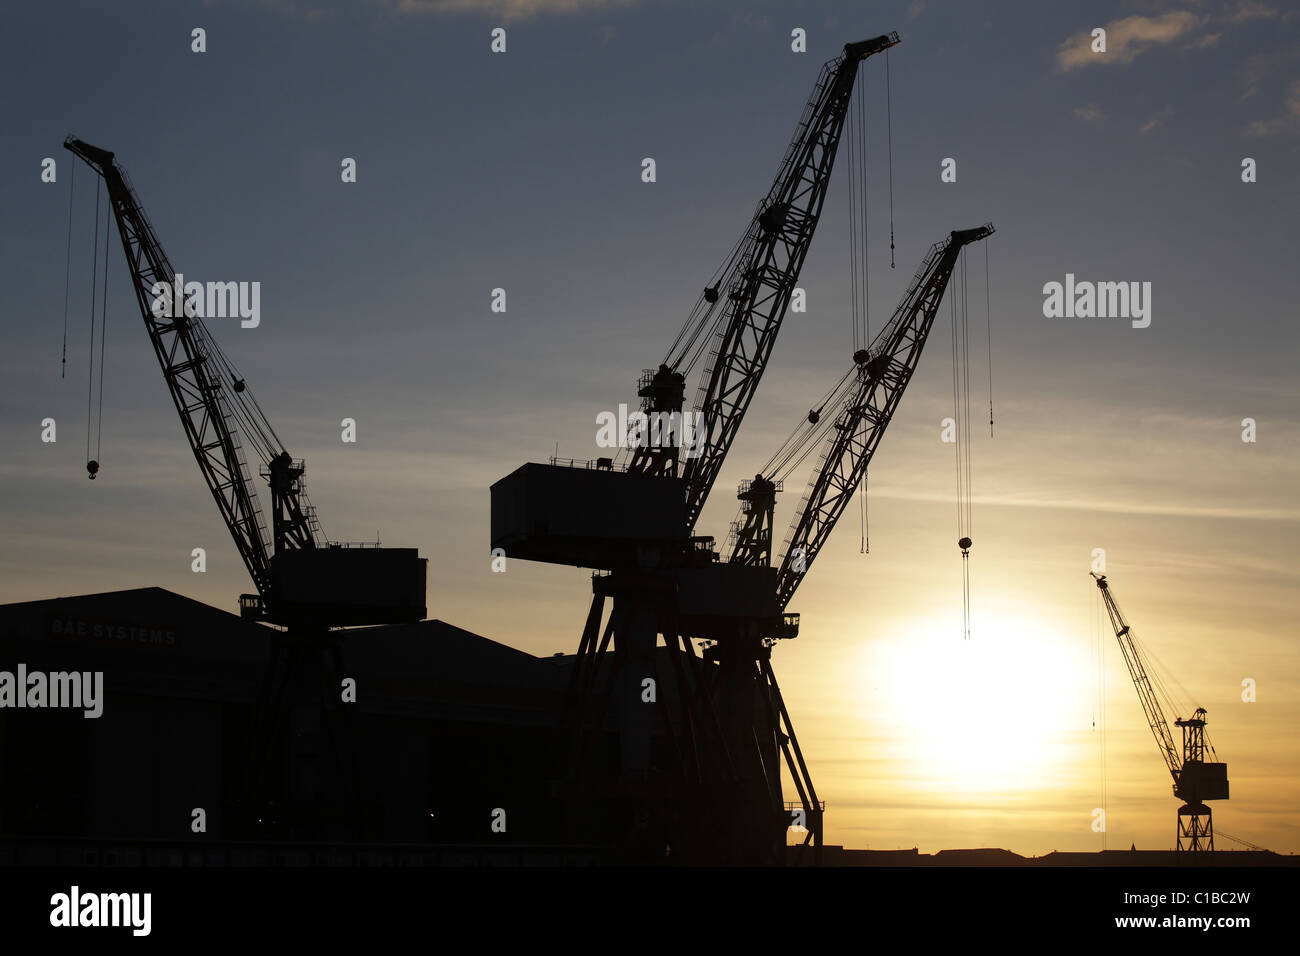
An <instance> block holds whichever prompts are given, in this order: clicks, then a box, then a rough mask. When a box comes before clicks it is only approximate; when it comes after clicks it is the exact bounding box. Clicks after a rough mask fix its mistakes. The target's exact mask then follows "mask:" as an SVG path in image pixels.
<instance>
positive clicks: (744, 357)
mask: <svg viewBox="0 0 1300 956" xmlns="http://www.w3.org/2000/svg"><path fill="white" fill-rule="evenodd" d="M898 42H899V39H898V35H897V34H893V33H891V34H887V35H885V36H880V37H877V38H875V39H872V40H866V41H863V42H861V43H850V44H847V45H846V46H845V47H844V52H843V55H841V56H839V57H836V58H835V59H833V60H831V61H830V62H828V63H827V64H826V65H825V66H824V67H823V68H822V72H821V74H820V76H819V77H818V80H817V83H816V85H815V87H814V89H813V93H812V96H811V98H810V99H809V101H808V104H807V107H806V108H805V110H804V112H803V115H802V117H801V118H800V121H799V124H798V126H797V128H796V131H795V136H794V139H793V140H792V142H791V143H790V145H789V147H788V149H787V150H786V153H785V156H784V158H783V160H782V162H781V166H780V168H779V169H778V171H777V175H776V179H775V181H774V182H773V184H772V186H771V188H770V189H769V190H768V193H767V195H766V196H765V198H764V199H763V200H762V201H761V202H760V203H759V206H758V208H757V210H756V212H755V214H754V216H753V218H752V219H751V221H750V223H749V226H748V227H747V229H746V231H745V233H744V235H743V236H742V237H741V239H740V241H739V242H738V243H737V244H736V246H735V247H734V248H733V250H732V252H731V254H730V255H729V256H728V258H727V260H726V261H725V262H724V264H723V266H722V267H721V268H720V269H719V270H718V271H717V272H716V273H715V275H714V276H713V277H712V279H711V280H710V281H709V282H708V283H707V284H706V285H705V288H704V290H703V291H702V292H701V293H700V296H699V298H698V300H697V301H696V304H695V307H694V308H693V310H692V311H691V313H690V315H689V316H688V317H687V319H686V321H685V323H684V324H683V326H682V328H681V330H680V331H679V332H678V335H677V337H676V339H675V340H674V342H673V343H672V345H671V346H670V348H669V351H668V353H667V355H666V356H665V358H664V361H663V362H662V363H661V364H660V365H659V367H658V369H657V370H651V371H647V372H645V373H644V375H643V376H642V378H641V379H640V381H639V383H638V395H639V396H640V398H641V399H642V407H641V413H642V414H643V415H644V420H643V422H642V423H641V424H640V425H639V426H638V429H637V431H636V432H635V434H634V435H633V436H631V438H632V439H633V440H632V441H631V444H632V448H633V450H632V453H631V459H630V461H629V462H628V463H627V465H626V467H625V468H623V469H621V470H620V469H619V468H617V467H616V466H615V465H614V463H613V461H612V460H611V459H600V460H598V461H597V462H593V463H585V466H583V464H584V463H574V462H568V463H561V462H559V461H554V460H553V461H552V463H551V464H550V465H541V464H527V465H524V466H523V467H522V468H520V469H518V470H516V471H515V472H513V473H512V474H510V475H508V476H506V477H505V478H502V479H501V480H499V481H498V482H496V483H495V484H494V485H493V486H492V546H493V547H494V548H501V549H503V550H504V551H506V552H507V553H508V554H509V555H510V556H512V557H516V558H523V559H526V560H537V561H545V562H549V563H555V564H572V565H576V566H579V567H590V568H596V569H600V570H603V571H607V572H609V573H608V574H598V575H596V576H594V578H593V588H592V589H593V592H594V595H593V599H592V603H591V607H590V610H589V612H588V616H587V624H586V627H585V628H584V630H583V635H582V638H581V641H580V642H579V648H578V655H577V661H576V662H575V666H574V669H573V673H572V683H571V686H570V694H569V701H570V708H569V714H570V716H569V722H570V726H571V728H572V740H573V745H572V748H571V753H570V755H569V758H568V761H567V775H566V781H565V782H564V783H563V784H562V785H561V788H560V789H561V790H562V791H563V793H564V794H565V796H566V800H567V802H568V806H569V808H570V811H571V812H570V820H571V821H572V823H573V828H572V834H573V836H574V837H575V838H586V839H595V838H600V839H605V838H609V837H610V835H611V834H614V838H615V839H625V838H626V839H627V840H628V841H630V842H631V843H633V844H635V845H638V846H641V847H643V848H644V849H645V850H646V852H647V853H651V854H661V853H662V852H663V847H664V846H665V845H666V844H671V845H672V847H673V851H674V853H675V854H677V855H679V856H683V857H687V858H690V857H694V858H696V859H707V860H713V861H723V860H726V861H734V862H758V861H773V860H775V859H776V858H778V856H779V853H780V852H781V850H780V841H779V836H780V834H781V833H783V832H784V829H785V827H786V824H787V823H788V816H786V815H785V814H784V812H777V813H774V812H773V803H772V799H773V794H772V792H771V791H770V789H767V788H764V789H763V792H761V793H760V792H755V788H753V787H750V786H749V785H748V783H747V782H748V781H753V780H756V779H768V780H770V779H771V778H772V775H771V773H770V772H766V773H765V772H764V771H761V770H755V769H754V768H753V767H752V766H748V765H749V764H752V763H753V762H754V761H757V760H761V759H762V757H761V754H760V752H759V750H760V749H761V748H755V747H754V746H752V745H751V746H746V747H745V748H744V749H743V750H741V751H735V752H733V750H732V749H731V748H729V747H728V746H727V745H726V738H727V737H728V736H734V734H733V733H729V732H728V731H725V730H724V728H723V726H722V720H721V719H720V717H719V708H718V704H717V702H716V701H715V700H714V698H713V693H712V685H713V683H714V681H713V677H712V676H711V674H710V673H709V671H710V670H711V669H712V668H711V662H706V661H703V660H701V659H700V658H699V657H697V656H696V654H695V651H694V648H693V647H692V645H691V636H692V629H691V627H690V626H689V623H688V622H689V621H690V620H691V619H692V618H698V617H700V616H701V615H703V616H708V617H713V616H718V615H721V616H724V617H730V618H735V619H739V618H747V619H752V620H762V621H764V622H765V626H766V624H770V622H771V621H772V620H773V619H775V618H779V615H778V614H777V613H776V605H775V603H774V595H775V593H776V592H775V587H774V583H775V570H774V569H772V568H770V567H757V566H748V565H744V564H739V563H738V564H727V563H720V562H718V560H717V555H716V553H715V552H714V550H713V538H712V537H708V536H700V537H693V536H692V533H693V531H694V528H695V524H696V521H697V520H698V518H699V515H700V512H701V510H702V508H703V506H704V503H705V501H706V499H707V498H708V495H709V491H710V489H711V488H712V486H713V483H714V481H715V479H716V478H717V475H718V472H719V470H720V469H721V467H722V464H723V462H724V460H725V458H726V455H727V453H728V451H729V450H730V448H731V445H732V443H733V441H734V439H735V436H736V434H737V431H738V429H739V427H740V423H741V421H742V419H743V418H744V415H745V412H746V411H747V410H748V408H749V405H750V402H751V400H752V398H753V396H754V394H755V391H756V389H757V387H758V383H759V380H760V379H761V377H762V374H763V372H764V370H765V368H766V366H767V362H768V358H769V357H770V355H771V351H772V347H773V345H774V343H775V341H776V337H777V334H778V333H779V331H780V328H781V325H782V322H783V319H784V317H785V313H786V311H787V308H788V306H789V303H790V299H791V296H792V294H793V291H794V288H795V283H796V282H797V280H798V276H799V271H800V269H801V268H802V265H803V261H804V258H805V256H806V255H807V252H808V248H809V245H810V244H811V241H812V237H813V232H814V230H815V228H816V225H817V222H818V218H819V216H820V214H821V210H822V205H823V202H824V200H825V197H826V190H827V188H828V186H829V183H830V175H831V170H832V168H833V165H834V161H835V155H836V150H837V147H838V145H839V141H840V135H841V131H842V129H843V126H844V121H845V117H846V114H847V111H848V104H849V100H850V97H851V95H852V92H853V86H854V79H855V77H856V75H857V70H858V66H859V65H860V63H861V62H862V61H863V60H865V59H866V58H867V57H870V56H872V55H874V54H876V53H880V52H882V51H884V50H887V49H888V48H890V47H892V46H894V45H896V44H897V43H898ZM701 360H704V361H705V366H706V367H705V370H704V372H703V374H702V377H701V381H700V386H699V391H698V394H697V399H696V409H697V410H698V413H699V416H700V421H701V427H700V428H699V430H698V432H697V433H696V434H695V435H694V436H692V438H693V440H691V441H689V442H684V441H683V439H684V438H685V437H686V436H685V435H684V427H683V421H682V411H683V407H684V402H685V389H686V385H685V383H686V376H687V374H689V373H690V372H691V371H692V370H693V368H694V367H695V366H696V365H697V364H698V363H699V362H700V361H701ZM684 446H685V447H684ZM575 465H578V467H575ZM607 599H608V600H612V604H613V607H612V610H611V611H610V613H609V617H608V621H606V620H605V602H606V600H607ZM661 635H662V637H663V640H664V644H665V645H666V648H667V653H666V654H659V653H658V652H657V647H658V641H659V637H660V636H661ZM756 636H761V635H756ZM611 647H612V648H613V653H612V654H611V655H609V658H606V651H608V650H609V649H610V648H611ZM742 656H743V655H742ZM665 659H666V660H667V661H668V662H669V666H670V667H671V668H672V674H671V677H670V681H662V683H664V684H668V683H670V682H671V684H672V690H671V693H670V692H669V689H668V688H667V687H665V688H664V689H663V690H662V691H661V692H660V693H659V694H658V695H657V696H655V697H653V706H648V704H649V703H650V700H651V696H648V692H647V690H646V688H647V686H648V685H647V681H649V682H650V683H651V684H656V683H659V681H658V678H659V677H662V676H664V675H659V674H658V670H657V668H658V666H659V663H660V661H662V660H665ZM754 662H755V659H754V658H753V657H752V656H751V657H749V659H748V664H749V665H750V666H749V668H748V669H747V670H746V669H745V668H743V667H742V668H741V671H742V672H744V673H750V674H752V675H753V676H754V677H755V678H756V677H757V671H756V670H755V669H754V667H753V665H754ZM750 691H751V693H750V694H748V695H746V694H739V695H737V696H736V699H735V700H734V701H732V702H729V703H728V704H727V705H726V706H730V707H733V708H734V711H733V713H731V714H729V715H727V716H726V718H725V719H726V721H727V722H728V723H729V724H730V725H732V726H733V727H740V726H742V725H746V721H747V719H748V718H747V716H746V715H747V714H748V713H749V712H750V708H749V707H748V701H749V700H751V699H754V698H755V697H756V696H757V695H759V694H760V691H759V687H758V685H754V686H752V687H751V688H750ZM611 711H612V716H613V723H614V725H615V726H616V727H617V734H616V735H617V747H616V750H614V751H612V752H611V751H610V750H608V749H607V748H605V747H603V746H601V745H600V742H601V741H603V740H604V739H605V737H606V728H607V724H608V723H609V718H610V717H611ZM656 719H657V720H658V721H659V722H660V724H661V727H662V730H663V736H662V738H661V739H662V740H664V741H665V742H666V745H667V747H668V748H669V749H668V750H667V751H664V752H656V753H652V741H653V735H652V733H651V726H652V723H653V722H654V721H655V720H656ZM760 723H761V722H760ZM747 726H748V727H749V728H750V730H751V731H752V730H753V728H754V726H755V725H754V724H752V723H751V724H748V725H747ZM743 735H744V734H743V732H742V736H743ZM752 736H753V734H752V733H751V734H749V737H750V739H751V743H752ZM611 753H616V754H617V756H616V758H613V759H609V758H607V756H606V755H607V754H611ZM779 787H780V783H779V774H778V775H777V783H776V788H777V789H776V792H775V799H776V803H777V805H778V806H779V805H780V800H779V796H780V793H779ZM773 833H775V834H777V836H778V840H776V841H775V842H774V840H773V838H772V835H773ZM625 834H630V836H626V837H624V835H625Z"/></svg>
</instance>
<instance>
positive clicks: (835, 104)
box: [628, 33, 900, 534]
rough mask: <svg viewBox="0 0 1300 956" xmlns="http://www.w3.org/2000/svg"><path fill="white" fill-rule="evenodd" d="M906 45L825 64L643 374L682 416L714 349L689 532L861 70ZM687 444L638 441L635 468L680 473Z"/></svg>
mask: <svg viewBox="0 0 1300 956" xmlns="http://www.w3.org/2000/svg"><path fill="white" fill-rule="evenodd" d="M899 42H900V40H899V38H898V34H897V33H890V34H886V35H884V36H879V37H876V38H875V39H872V40H863V41H862V42H860V43H849V44H846V45H845V47H844V53H843V55H842V56H840V57H837V58H835V59H834V60H831V61H829V62H828V63H826V64H825V65H823V67H822V70H821V73H820V75H819V76H818V78H817V83H816V85H815V86H814V87H813V93H812V96H811V97H810V98H809V100H808V104H807V106H806V107H805V108H804V112H803V115H802V116H801V117H800V120H799V125H798V127H797V128H796V131H795V136H794V138H793V139H792V140H791V142H790V145H789V147H788V148H787V149H786V153H785V156H784V157H783V158H782V160H781V165H780V167H779V169H778V171H777V175H776V179H775V181H774V182H773V183H772V187H771V188H770V189H769V190H768V193H767V195H766V196H765V197H764V198H763V200H762V201H761V202H760V203H759V204H758V208H757V209H756V210H755V212H754V217H753V219H752V220H751V221H750V223H749V226H748V228H747V229H746V230H745V233H744V236H743V237H742V238H741V240H740V242H739V243H738V244H737V246H736V247H735V249H734V250H733V252H732V254H731V256H730V257H729V258H728V260H727V261H726V263H725V264H724V266H723V267H722V269H721V270H719V274H718V275H717V276H715V277H714V280H713V282H712V283H710V284H709V285H708V286H706V287H705V289H704V291H703V292H701V293H700V297H699V299H698V300H697V301H696V304H695V307H694V308H693V309H692V311H691V314H690V315H689V316H688V317H687V320H686V322H685V324H684V325H683V327H682V330H681V332H680V333H679V334H678V336H677V339H676V340H675V341H674V342H673V345H672V347H671V348H670V350H669V353H668V355H667V356H666V357H665V359H664V361H663V363H662V364H660V366H659V368H658V370H656V371H653V372H649V371H648V372H646V373H645V375H644V376H643V378H642V381H641V387H640V389H639V391H638V394H639V395H640V397H641V398H642V399H643V401H644V403H645V411H646V412H647V413H648V414H649V415H650V416H652V420H655V419H656V418H659V417H661V416H664V415H672V414H673V413H677V414H679V415H680V413H681V411H682V406H683V402H684V397H685V374H684V372H683V371H682V369H688V368H690V367H691V366H693V365H694V364H695V363H696V361H697V360H698V359H699V357H700V353H701V351H702V350H703V349H704V348H705V347H706V346H711V352H710V354H711V355H712V361H711V362H710V363H709V365H708V367H707V369H706V370H705V372H704V375H703V377H702V379H701V382H700V386H699V390H698V401H697V408H698V409H699V410H700V411H701V412H702V416H703V428H702V429H701V431H700V433H699V434H698V435H696V436H694V441H693V442H692V448H691V451H692V452H693V454H691V455H689V456H688V457H687V459H686V461H685V464H684V466H683V467H682V469H681V470H682V472H683V474H684V477H685V479H686V532H687V534H689V533H690V532H691V530H692V529H693V528H694V527H695V523H696V521H697V520H698V519H699V516H700V512H701V510H703V508H704V502H705V500H706V499H707V498H708V496H709V491H710V489H711V488H712V487H713V482H714V480H715V479H716V478H717V476H718V472H719V470H721V468H722V463H723V461H724V460H725V459H726V456H727V452H728V451H730V449H731V445H732V442H733V441H734V440H735V437H736V433H737V431H738V430H739V428H740V423H741V421H742V420H743V419H744V417H745V412H746V410H747V409H748V408H749V404H750V401H751V400H752V399H753V397H754V393H755V391H756V390H757V388H758V383H759V380H760V379H761V378H762V376H763V370H764V369H765V368H766V367H767V361H768V357H769V356H770V355H771V354H772V346H773V345H774V344H775V343H776V337H777V334H778V333H779V332H780V330H781V323H782V320H783V319H784V318H785V313H786V310H787V308H788V306H789V304H790V297H791V295H792V294H793V292H794V287H795V283H796V281H797V280H798V278H799V271H800V269H801V268H802V267H803V261H804V258H805V257H806V256H807V254H808V248H809V246H810V245H811V244H812V237H813V231H814V230H815V229H816V228H817V222H818V219H819V218H820V216H821V211H822V205H823V203H824V202H825V199H826V191H827V189H828V188H829V186H830V179H831V170H832V168H833V167H834V164H835V154H836V151H837V149H838V147H839V142H840V134H841V131H842V130H843V127H844V120H845V116H846V114H847V112H848V105H849V99H850V97H851V95H852V93H853V83H854V80H855V79H856V77H857V73H858V66H859V64H860V63H861V62H862V61H863V60H865V59H867V58H868V57H870V56H873V55H875V54H877V53H881V52H883V51H885V50H888V49H889V48H890V47H893V46H896V45H898V43H899ZM724 293H725V297H724ZM680 446H681V442H680V441H677V442H672V441H660V442H657V443H653V444H652V443H650V442H647V441H643V442H639V443H637V444H636V446H635V452H634V454H633V458H632V461H631V463H630V464H629V465H628V471H630V472H632V473H636V474H642V473H651V474H672V475H675V474H677V473H678V470H679V466H680V464H681V463H680V456H679V450H680Z"/></svg>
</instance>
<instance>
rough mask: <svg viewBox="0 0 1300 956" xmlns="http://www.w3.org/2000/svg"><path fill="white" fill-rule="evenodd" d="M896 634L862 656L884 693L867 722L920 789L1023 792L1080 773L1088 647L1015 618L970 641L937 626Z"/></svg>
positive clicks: (1087, 708)
mask: <svg viewBox="0 0 1300 956" xmlns="http://www.w3.org/2000/svg"><path fill="white" fill-rule="evenodd" d="M892 634H893V635H894V636H891V637H888V638H877V639H876V640H873V641H871V642H870V643H869V644H868V645H866V646H865V647H864V649H863V654H864V658H865V666H866V667H867V668H869V671H870V674H871V682H872V684H873V685H874V686H877V687H879V689H880V693H879V695H877V696H876V698H875V699H874V700H873V701H871V702H870V704H869V706H870V713H869V715H867V716H868V719H869V720H871V721H872V722H873V723H876V725H877V727H878V728H879V730H880V731H881V732H883V733H885V734H887V735H889V736H890V737H892V738H893V740H894V742H895V745H896V746H897V748H898V752H897V754H896V755H895V756H896V757H897V758H900V759H901V761H902V767H905V768H906V769H905V770H904V769H902V767H900V775H901V776H905V778H906V779H908V780H909V781H910V782H911V783H912V784H913V785H914V786H916V787H917V788H918V789H924V790H943V791H945V792H948V793H962V792H967V793H983V794H986V793H997V792H1004V793H1011V792H1015V793H1023V792H1024V791H1026V790H1033V789H1042V788H1048V787H1053V786H1058V785H1060V784H1061V783H1062V782H1063V780H1064V778H1065V777H1067V776H1073V775H1074V774H1075V773H1076V772H1077V769H1076V768H1077V760H1076V759H1075V758H1076V756H1077V755H1076V754H1075V749H1076V746H1077V745H1076V744H1074V743H1073V741H1075V740H1077V739H1078V738H1077V737H1076V735H1077V734H1078V733H1080V732H1082V731H1086V730H1087V729H1088V727H1089V722H1090V720H1091V718H1092V709H1091V708H1092V690H1091V688H1092V687H1093V686H1094V676H1095V670H1096V668H1095V662H1094V661H1093V659H1092V658H1091V657H1090V656H1089V654H1088V653H1087V649H1086V642H1085V641H1082V640H1079V639H1071V638H1068V637H1066V636H1064V635H1062V634H1061V633H1060V632H1059V631H1056V630H1053V628H1052V626H1051V625H1044V624H1042V623H1041V622H1039V621H1033V620H1027V619H1025V618H1023V617H1012V616H1004V617H1001V618H1000V619H997V620H996V621H995V620H992V619H990V618H988V617H986V618H985V619H984V623H983V626H981V627H979V629H978V630H977V631H976V633H975V634H974V636H972V638H971V639H970V640H969V641H967V640H963V639H962V635H961V629H960V626H959V622H958V625H954V624H952V623H951V622H947V621H940V620H937V619H931V620H925V621H922V622H920V624H919V625H916V624H911V623H907V624H902V625H900V626H899V627H897V628H895V629H894V630H893V631H892Z"/></svg>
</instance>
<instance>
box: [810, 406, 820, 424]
mask: <svg viewBox="0 0 1300 956" xmlns="http://www.w3.org/2000/svg"><path fill="white" fill-rule="evenodd" d="M821 417H822V416H821V413H820V412H818V411H817V409H815V408H810V409H808V424H810V425H816V424H817V420H818V419H820V418H821Z"/></svg>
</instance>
